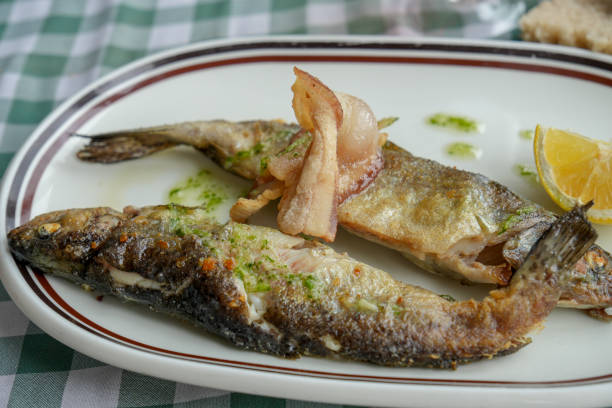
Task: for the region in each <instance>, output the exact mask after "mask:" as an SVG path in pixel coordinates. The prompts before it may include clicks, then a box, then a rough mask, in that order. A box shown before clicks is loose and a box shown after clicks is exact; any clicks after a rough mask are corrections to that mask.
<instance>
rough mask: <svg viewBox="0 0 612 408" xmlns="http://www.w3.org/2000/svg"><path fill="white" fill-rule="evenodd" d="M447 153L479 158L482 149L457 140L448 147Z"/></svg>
mask: <svg viewBox="0 0 612 408" xmlns="http://www.w3.org/2000/svg"><path fill="white" fill-rule="evenodd" d="M446 153H448V154H449V155H450V156H454V157H459V158H462V159H477V158H478V157H480V155H481V154H482V151H481V150H480V149H479V148H478V147H476V146H474V145H471V144H469V143H465V142H456V143H451V144H449V145H448V146H447V147H446Z"/></svg>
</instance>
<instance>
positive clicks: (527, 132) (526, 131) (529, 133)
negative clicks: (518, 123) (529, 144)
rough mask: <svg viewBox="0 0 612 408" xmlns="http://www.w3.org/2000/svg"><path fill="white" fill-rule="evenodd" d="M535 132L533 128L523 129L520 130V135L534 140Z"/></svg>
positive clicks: (522, 137)
mask: <svg viewBox="0 0 612 408" xmlns="http://www.w3.org/2000/svg"><path fill="white" fill-rule="evenodd" d="M534 134H535V132H534V131H533V130H531V129H523V130H520V131H519V136H520V137H521V139H525V140H533V136H534Z"/></svg>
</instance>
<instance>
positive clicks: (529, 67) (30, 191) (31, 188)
mask: <svg viewBox="0 0 612 408" xmlns="http://www.w3.org/2000/svg"><path fill="white" fill-rule="evenodd" d="M305 61H318V62H325V61H327V62H385V63H424V64H436V63H437V64H453V65H472V66H483V67H489V66H493V67H496V68H507V69H519V70H526V71H537V72H542V71H543V72H547V73H554V74H558V75H564V76H572V77H575V78H580V79H587V80H594V81H595V82H599V83H602V84H604V85H607V86H610V84H609V83H608V82H606V81H603V82H602V81H601V80H600V79H604V80H605V79H606V78H603V77H598V76H593V75H592V74H585V73H581V72H579V71H573V70H567V69H560V68H554V67H546V66H542V65H535V64H523V63H509V62H500V61H482V60H472V59H448V58H422V57H372V56H312V55H308V56H276V55H275V56H256V57H243V58H233V59H227V60H222V61H213V62H208V63H202V64H195V65H191V66H188V67H183V68H178V69H175V70H171V71H169V72H166V73H162V74H158V75H156V76H153V77H151V78H148V79H146V80H143V81H141V82H139V83H138V84H136V85H134V86H131V87H128V88H127V89H124V90H121V91H119V92H117V93H115V94H113V95H111V96H110V97H108V98H106V99H104V100H103V101H102V102H100V103H98V104H96V105H95V106H94V107H93V108H90V109H89V110H88V111H87V112H86V113H85V114H83V115H80V116H79V118H78V119H77V120H75V121H74V122H73V123H72V124H71V125H70V127H69V131H66V132H63V133H62V134H61V135H60V136H59V137H58V138H57V139H56V140H55V142H54V143H53V144H52V145H51V147H50V148H49V149H48V150H47V151H46V152H45V153H44V155H43V156H42V158H41V160H40V161H39V162H38V164H37V167H36V169H35V171H34V174H33V175H32V177H31V178H30V180H28V186H27V190H26V191H27V193H26V194H25V197H24V202H23V204H22V206H23V207H22V211H21V213H22V214H21V215H22V217H23V219H27V218H28V217H29V215H30V214H29V212H30V210H31V204H32V202H31V200H32V198H33V195H34V193H35V191H36V186H37V184H38V182H39V181H40V177H41V176H42V172H43V171H44V169H45V167H46V166H47V165H48V164H49V162H50V160H51V158H52V157H53V155H54V154H55V153H56V152H57V150H59V148H60V147H61V146H62V145H63V143H65V141H66V140H67V138H68V135H69V134H70V131H74V130H76V129H78V127H80V126H82V124H83V123H85V122H86V121H87V120H88V119H90V118H91V116H93V115H94V114H95V113H97V112H98V111H100V110H101V109H103V108H104V107H106V106H108V105H110V104H112V103H113V102H114V101H116V100H118V99H120V98H122V97H123V96H125V95H128V94H130V93H132V92H134V91H136V90H138V89H140V88H143V87H145V86H147V85H149V84H151V83H154V82H157V81H159V80H162V79H164V78H168V77H171V76H174V75H179V74H182V73H185V72H191V71H194V70H201V69H206V68H211V67H217V66H223V65H230V64H245V63H254V62H305ZM491 64H493V65H491ZM548 69H553V70H554V71H552V72H551V71H547V70H548ZM584 75H586V76H584ZM88 95H89V94H88ZM83 99H84V98H83ZM79 107H80V106H79V105H78V104H74V105H73V106H72V107H70V108H73V109H72V110H71V109H70V108H69V109H68V110H66V111H65V112H63V113H62V114H61V115H60V117H64V115H66V114H67V115H68V116H71V115H72V114H73V113H74V110H76V109H78V108H79ZM54 123H55V122H54ZM55 130H57V126H56V127H55V129H53V128H52V126H50V127H49V128H47V129H45V130H44V131H43V132H42V133H41V137H39V138H38V139H37V141H36V143H34V144H33V146H32V147H31V148H30V151H29V152H28V153H31V154H32V155H34V154H35V153H36V149H40V148H41V146H42V144H43V143H44V141H45V140H46V139H48V137H50V136H51V135H52V133H53V132H54V131H55ZM42 136H46V137H42ZM34 147H35V148H36V149H34ZM32 157H33V156H32ZM25 170H27V166H26V168H25V169H24V171H23V173H22V174H21V180H22V179H23V177H24V174H25ZM17 178H18V177H17V176H16V177H15V179H14V181H15V180H17ZM15 205H16V203H15ZM7 212H8V209H7ZM13 222H14V218H13ZM20 270H21V273H22V275H24V273H27V272H25V271H24V270H22V269H20ZM39 281H40V282H41V284H43V286H44V287H45V290H47V294H49V295H51V296H52V298H53V299H54V300H55V301H56V302H58V303H60V302H62V303H63V304H66V305H68V304H67V303H66V302H65V301H64V300H63V299H62V298H61V297H59V295H57V293H56V292H55V291H54V290H53V289H52V287H51V286H50V285H49V284H48V281H47V280H46V278H45V277H44V276H40V277H39ZM43 282H46V283H43ZM28 283H29V284H30V286H32V284H33V282H32V281H31V280H28ZM36 293H37V295H38V296H39V297H40V296H41V293H40V292H39V291H36ZM53 294H54V295H53ZM43 297H44V296H43ZM43 300H44V299H43ZM47 301H49V299H47ZM46 303H47V302H46ZM47 304H48V303H47ZM70 309H72V308H70ZM54 310H56V309H54ZM72 310H73V311H74V309H72ZM74 312H75V313H76V315H75V314H72V315H73V317H75V318H77V319H79V318H80V317H82V316H80V315H79V314H78V313H77V312H76V311H74ZM63 317H64V318H67V319H68V320H70V321H71V322H74V319H73V318H70V317H67V316H65V315H63ZM81 322H82V320H81ZM92 323H93V322H92ZM79 326H80V327H82V325H81V324H79ZM88 331H91V329H89V330H88ZM109 333H112V332H110V331H109ZM112 334H114V333H112ZM115 335H116V336H119V335H117V334H115ZM107 336H108V333H107ZM119 337H121V336H119ZM127 340H128V341H131V342H134V341H133V340H131V339H127ZM122 344H123V343H122ZM134 346H139V347H136V348H140V347H143V346H141V345H139V344H137V342H135V344H133V345H132V346H131V347H134ZM144 347H145V348H147V349H148V350H150V351H156V352H163V353H171V354H175V353H176V352H171V351H160V350H161V349H160V350H156V348H155V346H150V345H144ZM183 357H185V356H183ZM189 358H193V356H190V357H189ZM196 358H199V359H212V358H211V357H205V356H196ZM217 363H223V364H224V365H227V364H230V365H232V366H236V367H242V368H245V367H244V366H245V365H248V364H249V363H245V362H240V361H231V360H220V361H218V362H217ZM255 366H257V367H258V369H266V370H272V371H278V372H282V373H287V371H286V370H287V369H286V368H283V367H276V366H265V365H255ZM290 370H292V369H290ZM294 371H295V370H294ZM296 372H297V373H298V375H304V374H309V375H316V376H326V378H335V377H333V376H343V377H346V378H351V379H358V380H368V381H372V380H373V381H393V382H411V383H415V382H416V383H419V384H421V383H426V384H432V383H435V384H438V385H439V384H447V383H448V384H454V385H468V384H469V385H474V384H483V385H535V386H538V385H541V386H550V385H567V384H584V383H593V382H602V381H603V380H607V379H610V378H612V374H610V375H604V376H597V377H589V378H583V379H574V380H563V381H551V382H502V381H480V380H439V379H418V378H409V379H407V378H399V377H398V378H394V377H376V376H374V377H370V376H363V377H360V376H359V375H352V374H337V373H327V372H316V371H312V372H301V371H300V370H298V371H296Z"/></svg>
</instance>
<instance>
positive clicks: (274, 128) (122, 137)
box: [77, 120, 612, 318]
mask: <svg viewBox="0 0 612 408" xmlns="http://www.w3.org/2000/svg"><path fill="white" fill-rule="evenodd" d="M88 137H91V140H90V142H89V144H88V145H86V146H85V147H83V148H82V150H80V151H79V152H78V153H77V156H78V157H79V158H80V159H82V160H86V161H91V162H99V163H114V162H119V161H123V160H128V159H135V158H138V157H141V156H146V155H149V154H152V153H154V152H156V151H159V150H163V149H166V148H168V147H172V146H176V145H180V144H183V145H190V146H193V147H195V148H196V149H199V150H201V151H202V152H204V154H205V155H206V156H208V157H210V158H212V159H213V160H214V161H215V162H216V163H218V164H219V165H220V166H222V167H223V168H225V169H226V170H228V171H230V172H232V173H234V174H237V175H239V176H242V177H244V178H247V179H251V180H256V179H257V180H265V177H266V170H267V169H266V167H267V163H268V162H269V161H270V158H271V157H274V156H278V155H290V156H296V157H298V156H300V155H302V154H304V152H305V151H306V149H307V147H308V134H304V132H302V131H301V130H300V128H299V126H297V125H295V124H290V123H283V122H277V121H248V122H227V121H223V120H214V121H201V122H184V123H179V124H176V125H168V126H161V127H154V128H147V129H139V130H127V131H119V132H113V133H107V134H100V135H95V136H88ZM382 153H383V159H384V167H383V169H382V170H381V171H380V173H379V174H378V176H377V177H376V178H375V179H374V181H373V182H372V183H371V184H370V185H369V187H368V188H366V189H365V190H364V191H361V192H359V193H358V194H354V195H353V196H352V197H349V198H348V199H347V200H345V201H344V202H343V203H342V205H340V206H339V208H338V221H339V223H340V224H341V225H342V226H343V227H344V228H345V229H347V230H349V231H351V232H353V233H355V234H357V235H359V236H361V237H364V238H366V239H369V240H372V241H375V242H378V243H381V244H383V245H385V246H388V247H391V248H393V249H396V250H398V251H400V252H401V253H402V254H403V255H405V256H406V257H407V258H408V259H410V260H412V261H413V262H415V263H416V264H417V265H419V266H421V267H422V268H424V269H426V270H428V271H430V272H434V273H438V274H444V275H448V276H451V277H454V278H457V279H460V280H463V281H469V282H478V283H492V284H498V285H506V284H507V283H508V281H509V279H510V277H511V276H512V273H513V271H514V270H517V269H518V268H519V267H520V266H521V265H522V264H523V262H524V261H525V259H526V256H527V254H528V253H529V251H530V250H531V248H532V247H533V244H534V243H535V242H536V241H537V240H538V239H539V238H540V236H541V235H542V233H543V232H544V231H546V230H547V229H548V228H549V227H550V225H551V224H552V223H553V222H554V220H555V219H556V216H555V215H554V214H552V213H550V212H548V211H546V210H545V209H543V208H542V207H540V206H539V205H537V204H535V203H533V202H530V201H528V200H525V199H523V198H521V197H519V196H517V195H516V194H514V193H513V192H511V191H510V190H509V189H508V188H506V187H504V186H503V185H501V184H499V183H496V182H494V181H492V180H489V179H488V178H486V177H484V176H482V175H479V174H475V173H471V172H467V171H462V170H458V169H455V168H451V167H448V166H444V165H442V164H440V163H437V162H435V161H432V160H427V159H423V158H420V157H416V156H413V155H412V154H410V153H409V152H407V151H406V150H404V149H402V148H400V147H398V146H396V145H395V144H393V143H391V142H387V143H386V145H385V146H384V147H383V149H382ZM257 193H258V190H257V188H255V189H254V190H253V192H252V196H253V197H254V196H256V195H257ZM572 276H573V278H572V285H569V286H568V287H566V289H565V290H564V293H563V294H562V296H561V299H560V302H559V305H560V306H564V307H576V308H584V309H588V308H599V309H603V308H606V307H610V306H612V256H610V254H609V253H607V252H606V251H604V250H603V249H602V248H600V247H598V246H597V245H593V246H592V247H591V248H590V249H589V251H588V252H587V253H586V254H585V256H584V257H582V258H581V259H580V261H579V262H578V263H577V264H576V266H575V267H574V268H573V275H572ZM591 314H592V315H593V316H595V317H598V318H606V317H607V315H606V313H605V312H602V311H601V310H596V309H594V310H592V311H591Z"/></svg>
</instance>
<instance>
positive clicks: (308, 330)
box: [8, 205, 596, 368]
mask: <svg viewBox="0 0 612 408" xmlns="http://www.w3.org/2000/svg"><path fill="white" fill-rule="evenodd" d="M595 236H596V233H595V231H594V230H593V228H592V227H591V226H590V224H589V223H588V222H587V221H586V219H585V217H584V213H583V211H582V209H576V210H574V211H572V212H571V213H568V214H566V215H565V216H563V217H561V218H560V219H559V220H558V221H557V222H555V223H554V224H553V226H552V227H551V229H550V230H549V232H547V233H545V234H544V237H543V238H542V239H541V240H540V241H539V243H538V244H536V245H535V246H534V249H533V251H532V252H531V255H530V256H528V257H527V259H526V260H525V262H523V265H522V266H521V268H519V270H518V271H517V272H516V273H515V274H514V276H513V278H512V280H511V282H510V284H509V285H508V286H507V287H505V288H503V289H498V290H494V291H492V292H491V293H490V294H489V296H488V297H486V298H485V299H484V300H482V301H480V302H478V301H475V300H468V301H461V302H453V301H449V300H446V299H445V298H443V297H440V296H439V295H437V294H435V293H432V292H430V291H427V290H425V289H422V288H419V287H415V286H410V285H407V284H404V283H402V282H398V281H396V280H394V279H393V278H391V277H390V276H389V275H388V274H386V273H385V272H383V271H381V270H379V269H376V268H373V267H371V266H368V265H365V264H363V263H360V262H358V261H356V260H354V259H352V258H350V257H348V256H347V255H344V254H339V253H337V252H335V251H334V250H332V249H331V248H329V247H327V246H325V245H323V244H320V243H317V242H315V241H308V240H305V239H303V238H300V237H294V236H289V235H285V234H283V233H281V232H279V231H276V230H273V229H269V228H265V227H259V226H251V225H246V224H239V223H234V222H230V223H228V224H225V225H218V224H216V223H214V222H211V221H210V219H209V218H207V215H206V213H205V212H204V211H203V210H201V209H197V208H187V207H179V206H175V205H168V206H157V207H144V208H140V209H136V208H127V209H126V210H124V212H122V213H121V212H117V211H114V210H112V209H109V208H91V209H72V210H64V211H56V212H51V213H47V214H44V215H40V216H38V217H36V218H34V219H33V220H32V221H30V222H28V223H27V224H25V225H23V226H21V227H18V228H16V229H14V230H12V231H11V232H9V234H8V241H9V246H10V249H11V251H12V252H13V254H14V255H15V257H16V258H17V259H18V260H20V261H24V262H26V263H29V264H30V265H32V266H34V267H35V268H38V269H40V270H42V271H44V272H47V273H50V274H54V275H58V276H61V277H64V278H68V279H70V280H72V281H74V282H76V283H79V284H83V283H85V284H87V285H89V286H91V287H93V288H95V289H96V290H98V291H101V292H103V293H107V294H113V295H115V296H117V297H119V298H120V299H122V300H124V301H135V302H139V303H143V304H146V305H149V306H150V307H151V308H153V309H156V310H158V311H162V312H166V313H170V314H172V315H178V316H180V317H183V318H185V319H188V320H190V321H192V322H194V323H196V324H197V325H199V326H202V327H203V328H205V329H206V330H207V331H209V332H211V333H214V334H216V335H219V336H221V337H223V338H225V339H227V340H229V341H230V342H232V343H233V344H235V345H236V346H238V347H241V348H244V349H248V350H254V351H260V352H265V353H270V354H274V355H278V356H283V357H299V356H300V355H317V356H331V355H337V356H341V357H343V358H347V359H352V360H359V361H366V362H370V363H375V364H383V365H390V366H413V365H414V366H432V367H445V368H448V367H454V366H455V365H456V364H457V363H466V362H470V361H473V360H478V359H482V358H490V357H492V356H498V355H503V354H506V353H510V352H514V351H516V350H517V349H519V348H520V347H522V346H524V345H525V344H527V343H528V342H529V340H528V339H526V338H525V337H524V336H525V335H526V334H527V333H528V332H529V331H530V330H531V329H532V328H534V327H535V326H537V325H538V324H540V323H541V322H542V321H543V320H544V319H545V318H546V316H547V315H548V314H549V313H550V311H551V310H552V309H553V307H554V306H555V305H556V303H557V301H558V300H559V296H560V295H561V292H562V289H563V288H564V287H565V286H566V285H568V284H571V281H572V274H571V273H568V269H569V268H571V267H572V266H573V265H574V264H575V263H576V261H577V260H578V259H579V258H580V257H581V256H582V255H583V253H584V251H585V250H586V249H587V248H588V247H589V246H590V245H591V244H592V242H593V241H594V239H595Z"/></svg>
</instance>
